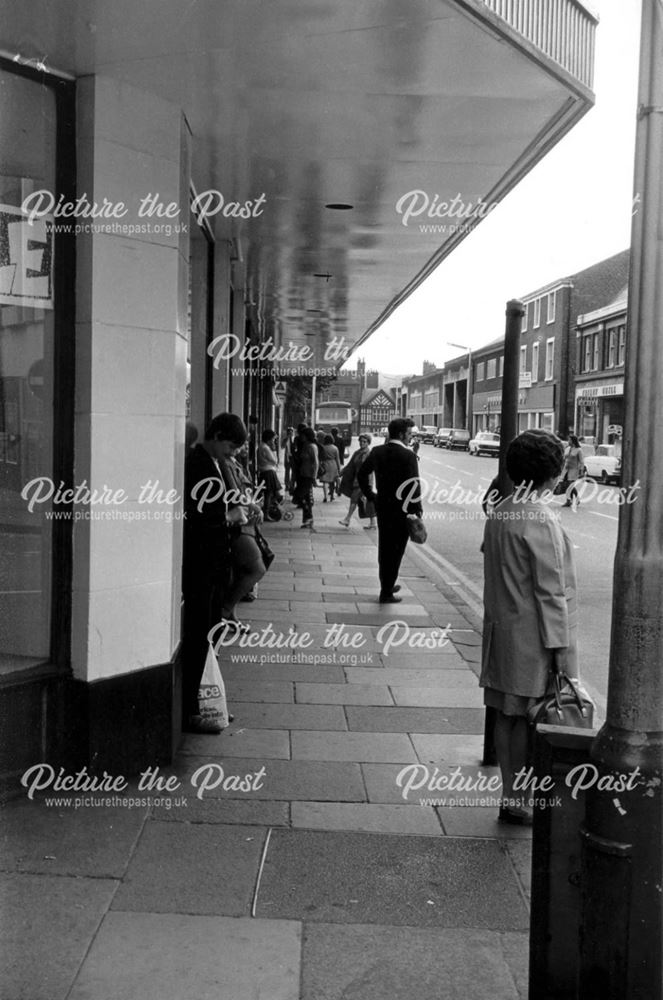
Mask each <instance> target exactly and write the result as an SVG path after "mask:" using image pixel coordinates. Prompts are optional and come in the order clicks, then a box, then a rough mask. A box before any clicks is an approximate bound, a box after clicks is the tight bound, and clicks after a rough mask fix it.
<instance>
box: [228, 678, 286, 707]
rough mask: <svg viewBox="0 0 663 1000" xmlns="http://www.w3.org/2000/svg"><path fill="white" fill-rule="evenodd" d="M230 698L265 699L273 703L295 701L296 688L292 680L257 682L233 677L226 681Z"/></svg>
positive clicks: (233, 700)
mask: <svg viewBox="0 0 663 1000" xmlns="http://www.w3.org/2000/svg"><path fill="white" fill-rule="evenodd" d="M226 694H227V696H228V700H229V701H232V702H235V701H264V702H268V703H271V704H287V703H288V702H294V700H295V689H294V685H293V683H292V681H262V683H255V682H252V681H245V680H241V679H239V678H238V677H233V678H232V680H227V681H226Z"/></svg>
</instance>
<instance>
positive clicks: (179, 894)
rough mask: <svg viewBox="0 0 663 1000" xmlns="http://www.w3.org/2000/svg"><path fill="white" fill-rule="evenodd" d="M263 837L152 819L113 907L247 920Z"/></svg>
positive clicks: (245, 830)
mask: <svg viewBox="0 0 663 1000" xmlns="http://www.w3.org/2000/svg"><path fill="white" fill-rule="evenodd" d="M265 834H266V831H265V830H262V829H260V828H258V827H255V826H233V825H229V826H221V825H210V824H186V823H163V822H160V821H158V820H153V821H151V822H149V823H147V824H146V826H145V829H144V830H143V834H142V836H141V839H140V841H139V843H138V846H137V848H136V850H135V852H134V855H133V857H132V858H131V861H130V863H129V867H128V869H127V872H126V875H125V876H124V879H123V881H122V885H121V886H120V887H119V889H118V891H117V893H116V895H115V898H114V899H113V903H112V909H113V910H130V911H141V912H143V913H148V912H149V913H215V914H223V915H225V916H248V915H249V913H250V907H251V901H252V898H253V889H254V885H255V879H256V873H257V871H258V865H259V862H260V854H261V851H262V847H263V842H264V839H265ZM95 1000H96V998H95Z"/></svg>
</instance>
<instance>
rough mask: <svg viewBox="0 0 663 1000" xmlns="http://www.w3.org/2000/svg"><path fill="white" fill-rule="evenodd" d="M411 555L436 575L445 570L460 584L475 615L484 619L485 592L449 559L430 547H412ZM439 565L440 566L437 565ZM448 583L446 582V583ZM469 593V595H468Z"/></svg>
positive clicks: (464, 598) (457, 584)
mask: <svg viewBox="0 0 663 1000" xmlns="http://www.w3.org/2000/svg"><path fill="white" fill-rule="evenodd" d="M409 552H410V553H413V554H415V553H416V555H417V556H418V557H419V559H421V560H422V561H423V562H424V563H426V565H427V566H428V568H429V569H432V570H434V571H435V572H436V573H439V572H440V568H442V569H444V570H445V571H446V572H447V573H449V574H451V575H452V576H454V577H455V578H456V580H458V581H459V582H458V583H456V584H455V586H457V587H459V588H461V593H462V597H463V600H464V601H465V602H466V604H468V605H469V607H470V608H471V609H472V611H474V613H475V614H477V615H479V617H480V618H483V591H482V590H481V589H480V588H479V587H477V586H476V584H474V583H473V582H472V581H471V580H470V579H469V577H467V576H465V574H464V573H461V571H460V570H459V569H457V567H456V566H454V564H453V563H450V562H449V560H448V559H445V558H444V557H443V556H441V555H440V554H439V552H436V551H435V549H433V548H431V546H430V545H423V546H421V545H420V546H418V547H416V548H415V546H410V549H409ZM436 563H437V564H439V565H436ZM446 582H447V581H446V580H445V583H446ZM468 591H469V593H468Z"/></svg>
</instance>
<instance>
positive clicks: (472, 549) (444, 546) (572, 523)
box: [419, 445, 619, 720]
mask: <svg viewBox="0 0 663 1000" xmlns="http://www.w3.org/2000/svg"><path fill="white" fill-rule="evenodd" d="M419 457H420V473H421V477H422V483H423V488H424V493H425V497H426V499H425V502H424V510H425V520H426V527H427V529H428V542H427V544H426V546H424V547H423V551H424V553H425V554H426V555H428V557H429V558H430V559H432V561H433V563H434V564H435V565H436V567H438V571H439V572H441V574H442V576H443V578H444V579H445V580H446V581H447V582H451V583H453V584H455V585H457V586H459V588H460V590H461V591H462V592H463V594H464V596H465V597H466V598H467V599H468V600H469V601H470V603H471V604H472V605H473V607H474V609H475V610H476V611H478V612H479V613H481V602H482V590H483V557H482V555H481V552H480V545H481V539H482V536H483V523H484V517H483V513H482V511H481V504H480V497H481V495H482V494H483V493H484V491H485V489H486V487H487V486H488V485H489V483H490V481H491V480H492V478H493V476H494V475H495V474H496V472H497V459H496V458H489V457H485V456H481V457H474V456H471V455H469V454H468V453H467V452H461V451H447V450H446V449H443V448H434V447H433V446H432V445H422V446H421V449H420V452H419ZM445 490H446V491H449V490H453V493H452V494H451V495H448V494H444V492H443V491H445ZM599 491H600V492H599ZM593 492H594V493H595V495H594V496H593V497H591V496H588V497H587V500H586V502H583V503H582V504H581V505H580V507H579V509H578V510H577V511H573V510H571V509H569V508H564V509H562V508H561V504H562V502H563V500H564V498H563V497H562V498H559V499H558V498H555V500H554V501H553V503H555V504H559V506H560V509H561V515H562V519H563V525H564V528H565V529H566V531H567V532H568V534H569V536H570V538H571V540H572V542H573V547H574V550H575V555H576V563H577V570H578V594H579V624H580V628H579V647H580V676H581V678H582V679H583V682H584V683H585V686H586V687H587V689H588V691H589V693H590V694H591V695H592V696H593V698H594V699H595V701H596V703H597V710H598V717H599V719H601V720H602V719H603V718H604V717H605V699H606V692H607V687H608V652H609V644H610V619H611V612H612V571H613V561H614V556H615V546H616V543H617V523H618V515H619V506H617V504H616V503H615V501H616V499H617V497H618V495H619V494H618V491H617V489H616V488H615V487H603V486H602V487H596V488H594V490H593Z"/></svg>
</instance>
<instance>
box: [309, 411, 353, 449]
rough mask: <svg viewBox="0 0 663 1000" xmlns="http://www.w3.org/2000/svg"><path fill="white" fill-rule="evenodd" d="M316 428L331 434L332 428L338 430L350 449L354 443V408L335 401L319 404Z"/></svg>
mask: <svg viewBox="0 0 663 1000" xmlns="http://www.w3.org/2000/svg"><path fill="white" fill-rule="evenodd" d="M315 427H316V430H317V429H318V428H320V430H323V431H324V432H325V434H329V433H330V431H331V429H332V427H337V428H338V433H339V435H340V437H341V439H342V440H343V442H344V444H345V445H346V446H347V447H348V448H349V447H350V444H351V443H352V407H351V405H350V403H344V402H342V401H341V400H339V399H334V400H332V401H331V402H329V403H318V405H317V406H316V408H315Z"/></svg>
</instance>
